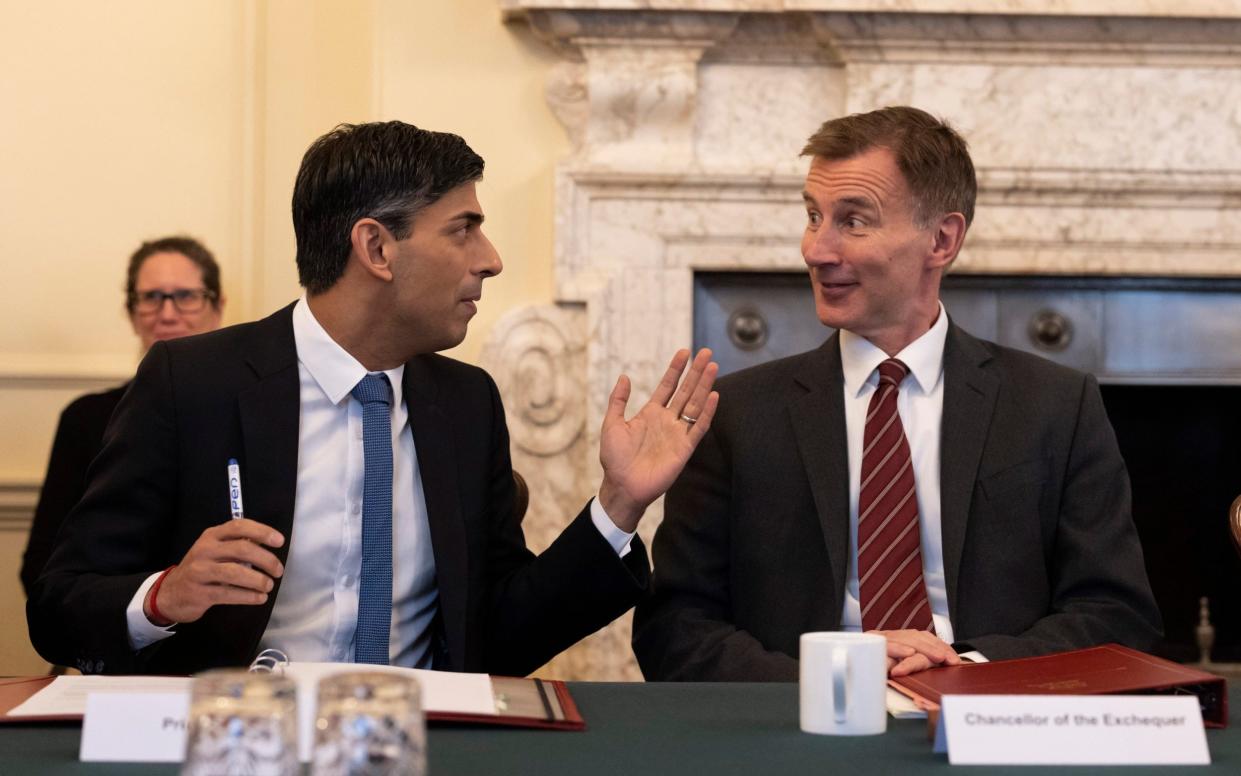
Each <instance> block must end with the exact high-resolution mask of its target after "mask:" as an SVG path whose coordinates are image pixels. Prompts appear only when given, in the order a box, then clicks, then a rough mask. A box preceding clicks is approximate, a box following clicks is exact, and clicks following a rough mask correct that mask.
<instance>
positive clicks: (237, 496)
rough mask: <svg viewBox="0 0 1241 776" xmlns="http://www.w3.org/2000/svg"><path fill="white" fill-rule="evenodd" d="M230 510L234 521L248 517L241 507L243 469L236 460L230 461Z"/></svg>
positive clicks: (230, 459) (231, 459)
mask: <svg viewBox="0 0 1241 776" xmlns="http://www.w3.org/2000/svg"><path fill="white" fill-rule="evenodd" d="M228 508H229V511H231V512H232V514H233V519H234V520H240V519H241V518H243V517H245V516H246V515H245V510H244V508H243V507H242V505H241V467H240V466H238V465H237V459H236V458H229V459H228Z"/></svg>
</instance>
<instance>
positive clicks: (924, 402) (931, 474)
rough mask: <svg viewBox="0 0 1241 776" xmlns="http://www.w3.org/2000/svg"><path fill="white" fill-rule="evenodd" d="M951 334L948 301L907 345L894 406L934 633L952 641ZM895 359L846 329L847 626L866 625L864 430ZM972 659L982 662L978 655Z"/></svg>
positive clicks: (843, 358)
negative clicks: (946, 532) (861, 502)
mask: <svg viewBox="0 0 1241 776" xmlns="http://www.w3.org/2000/svg"><path fill="white" fill-rule="evenodd" d="M947 338H948V315H947V313H945V312H944V306H943V304H940V306H939V317H938V318H936V319H935V324H934V325H933V326H931V328H930V330H929V331H927V332H926V333H925V334H923V335H922V336H921V337H919V338H918V339H916V340H914V341H913V342H911V343H909V345H907V346H906V347H905V349H904V350H902V351H901V352H900V353H898V354H896V358H897V359H899V360H900V361H902V362H903V363H904V364H905V366H907V367H909V374H908V375H907V376H906V377H905V380H904V381H903V382H902V383H901V385H900V390H899V391H898V393H897V398H896V411H897V413H898V414H899V415H900V417H901V425H902V426H904V427H905V437H906V438H907V439H908V440H909V453H910V456H911V457H912V459H913V469H914V484H915V492H916V496H917V499H918V523H919V529H920V533H921V537H922V579H923V581H924V582H925V583H926V593H927V597H928V598H929V599H930V604H931V618H932V621H933V622H934V623H935V635H937V636H939V638H941V639H943V640H944V641H946V642H948V643H949V644H951V643H952V641H953V638H952V621H951V620H950V619H949V617H948V588H947V585H946V584H945V582H944V542H943V534H942V532H941V530H940V498H939V447H940V433H939V432H940V421H941V419H942V418H943V415H944V343H945V342H946V341H947ZM888 358H889V356H888V354H887V353H884V352H883V351H882V350H880V349H879V348H878V347H876V346H875V345H873V344H872V343H871V342H870V341H869V340H867V339H866V338H864V337H861V336H859V335H857V334H854V333H852V332H850V331H845V330H843V329H842V330H841V331H840V365H841V368H842V370H843V372H844V378H845V384H844V392H845V433H846V434H847V437H848V445H849V577H848V580H847V582H846V585H845V606H844V612H843V614H842V616H841V627H842V628H843V629H844V630H847V631H860V630H861V629H862V609H861V606H860V605H859V604H858V571H857V514H858V512H857V504H858V492H859V490H860V488H861V479H862V433H863V430H864V428H865V426H866V412H867V409H868V408H869V406H870V399H871V396H872V395H873V394H874V393H875V389H876V388H877V387H878V385H879V373H878V371H877V370H878V368H879V365H880V364H881V363H883V362H884V361H886V360H887V359H888ZM967 654H968V656H969V657H971V658H973V659H976V660H980V661H981V660H983V658H982V656H981V655H978V653H973V652H971V653H967Z"/></svg>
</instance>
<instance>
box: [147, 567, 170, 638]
mask: <svg viewBox="0 0 1241 776" xmlns="http://www.w3.org/2000/svg"><path fill="white" fill-rule="evenodd" d="M176 567H177V564H175V563H174V564H172V565H171V566H169V567H168V568H166V569H164V573H163V574H160V575H159V577H157V578H156V580H155V584H154V585H151V597H150V599H149V600H148V603H149V604H150V605H151V614H152V615H154V619H152V620H151V622H152V623H154V624H155V625H158V626H159V627H161V628H167V627H168V626H170V625H176V624H177V623H176V622H175V621H173V620H170V619H169V618H167V617H165V616H164V615H163V613H162V612H160V610H159V606H157V605H156V603H155V598H156V596H158V595H159V586H160V585H162V584H164V577H166V576H168V572H169V571H172V570H173V569H175V568H176Z"/></svg>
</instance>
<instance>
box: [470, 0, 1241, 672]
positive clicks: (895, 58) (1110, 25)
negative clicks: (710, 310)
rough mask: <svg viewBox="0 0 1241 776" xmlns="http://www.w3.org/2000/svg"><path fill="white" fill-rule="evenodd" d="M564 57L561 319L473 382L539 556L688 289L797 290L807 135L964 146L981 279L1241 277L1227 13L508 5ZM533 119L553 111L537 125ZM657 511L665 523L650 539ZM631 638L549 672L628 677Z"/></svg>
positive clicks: (554, 85) (663, 342)
mask: <svg viewBox="0 0 1241 776" xmlns="http://www.w3.org/2000/svg"><path fill="white" fill-rule="evenodd" d="M500 7H501V9H502V12H503V18H504V19H505V21H506V22H507V23H509V24H513V25H519V24H528V25H529V26H530V27H531V28H532V29H533V30H534V31H535V32H536V33H537V34H538V36H539V37H540V38H542V39H543V40H544V41H546V44H547V45H548V46H549V47H551V49H552V50H554V51H555V52H557V53H558V55H559V56H560V57H561V61H560V63H559V64H558V65H556V66H555V68H554V69H553V71H552V74H551V77H550V78H549V81H548V83H547V90H546V99H547V102H548V104H549V105H550V107H551V109H552V110H553V112H554V113H555V115H556V116H557V117H558V118H559V119H560V121H561V122H562V123H563V125H564V127H565V129H566V131H567V132H568V135H569V137H570V140H571V142H572V148H573V151H572V153H571V155H570V156H569V157H568V158H566V159H564V160H563V161H562V162H561V163H560V165H559V166H558V169H557V174H556V193H555V196H556V224H555V228H556V237H555V256H554V263H553V273H554V282H555V292H554V293H555V298H554V302H553V303H552V304H549V305H545V306H538V307H530V308H525V309H519V310H515V311H513V312H511V313H510V314H508V315H507V316H505V317H504V318H503V319H501V321H500V322H499V323H498V324H497V325H496V327H495V328H494V330H493V332H492V334H491V337H490V339H489V341H488V343H487V345H486V347H485V349H484V353H483V363H484V365H485V366H486V367H487V368H488V369H489V370H490V371H491V373H492V374H493V375H494V376H495V378H496V380H497V382H498V383H499V385H500V389H501V392H502V393H503V396H504V400H505V405H506V407H507V409H508V413H509V426H510V431H511V433H512V442H513V456H514V466H515V468H517V469H518V470H520V471H522V472H523V473H524V474H525V475H526V478H527V480H529V481H530V483H531V489H532V493H531V506H530V511H529V513H528V516H527V518H526V522H525V529H526V534H527V538H528V541H529V542H530V544H531V546H532V547H533V548H535V549H536V550H541V549H542V548H543V547H545V546H546V545H547V544H548V543H549V542H550V541H551V540H552V539H553V538H554V537H555V536H556V535H557V534H558V533H559V531H560V529H561V527H562V526H563V525H564V523H565V521H566V520H568V519H569V518H571V516H572V515H574V514H576V512H577V510H578V509H580V508H581V505H582V503H583V501H584V500H585V498H586V497H587V496H588V495H589V494H591V493H592V492H593V491H594V489H595V488H596V487H597V485H598V481H599V465H598V462H597V452H596V451H597V444H598V429H599V424H600V421H601V419H602V416H603V410H604V405H605V401H606V398H607V396H608V393H609V391H610V389H611V387H612V384H613V382H614V381H615V379H616V376H617V375H618V374H620V373H622V372H624V373H626V374H628V375H629V376H630V377H631V378H632V380H633V382H634V395H635V396H641V397H644V396H646V395H648V393H649V391H650V390H651V388H652V387H653V385H654V382H655V381H656V380H657V379H658V376H659V374H660V372H661V369H662V367H663V365H664V364H665V362H666V359H667V357H668V355H669V354H671V353H672V352H673V351H674V350H675V349H676V348H678V347H684V346H686V345H688V344H689V343H690V341H691V333H692V309H691V300H692V288H693V277H694V272H695V271H708V270H709V271H721V270H728V271H757V270H761V271H772V270H775V271H799V270H800V269H802V267H803V265H802V263H801V258H800V254H799V250H798V242H799V238H800V233H801V229H802V221H803V219H804V212H803V211H802V208H801V204H800V190H801V184H802V178H803V176H804V173H805V167H806V161H805V160H803V159H800V158H798V152H799V151H800V149H801V147H802V145H803V143H804V141H805V138H806V137H807V136H808V135H809V134H810V133H811V132H812V131H813V130H814V129H815V128H816V127H817V126H818V125H819V124H820V123H821V122H822V121H824V120H826V119H828V118H832V117H835V116H840V115H844V114H847V113H853V112H857V111H865V110H870V109H873V108H877V107H882V106H884V105H891V104H911V105H915V106H918V107H921V108H924V109H926V110H928V111H930V112H932V113H935V114H937V115H940V116H943V117H944V118H946V119H948V120H949V121H950V122H951V123H952V124H953V125H954V126H956V127H957V128H958V129H959V130H960V131H961V132H962V134H963V135H964V136H965V137H966V139H967V140H968V141H969V142H970V145H971V152H972V154H973V157H974V161H975V165H976V166H977V168H978V175H979V198H978V208H977V214H976V218H975V222H974V225H973V227H972V229H971V231H970V234H969V237H968V238H967V240H966V246H965V250H964V251H963V253H962V255H961V256H960V258H959V259H958V262H957V268H958V269H959V270H962V271H968V272H972V273H1005V274H1024V273H1036V274H1043V273H1048V274H1085V275H1151V274H1154V275H1188V276H1217V275H1241V3H1238V2H1236V1H1235V0H1145V1H1144V2H1143V1H1142V0H1047V1H1045V2H1037V1H1036V0H993V1H987V0H853V1H849V0H835V1H832V0H696V1H695V0H500ZM531 109H532V110H536V109H541V108H540V106H531ZM661 516H662V505H661V504H656V505H655V506H653V507H652V509H651V510H650V511H649V512H648V514H647V516H646V518H645V519H644V521H643V524H642V528H641V533H642V535H643V536H644V537H645V538H646V539H647V541H648V545H649V540H650V538H651V536H652V535H653V533H654V530H655V528H656V526H657V525H658V523H659V520H660V518H661ZM628 639H629V619H628V617H626V618H624V619H622V620H621V621H618V622H616V623H614V624H613V625H612V626H610V627H609V628H607V629H605V630H604V631H602V632H600V633H599V634H596V635H595V636H593V637H591V638H590V639H587V640H586V641H584V642H583V643H581V644H579V645H578V646H577V647H574V648H573V649H571V650H569V651H568V652H566V653H564V654H563V655H561V656H560V657H558V658H557V659H556V660H555V661H553V662H552V663H551V664H549V666H547V667H546V668H545V669H544V673H545V674H549V675H555V676H559V677H563V678H570V679H608V680H618V679H639V678H640V677H641V675H640V673H639V672H638V670H637V667H636V665H635V664H634V662H633V658H632V653H631V651H630V649H629V646H628Z"/></svg>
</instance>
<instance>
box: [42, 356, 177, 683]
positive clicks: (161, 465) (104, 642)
mask: <svg viewBox="0 0 1241 776" xmlns="http://www.w3.org/2000/svg"><path fill="white" fill-rule="evenodd" d="M175 434H176V425H175V422H174V408H173V396H172V387H171V380H170V366H169V360H168V353H167V350H166V349H165V347H164V346H163V344H162V343H157V344H156V345H155V346H154V347H153V348H152V349H151V351H150V352H149V353H148V354H147V356H146V358H145V359H143V362H142V364H141V366H140V367H139V369H138V374H137V376H136V377H135V379H134V383H133V386H132V388H131V389H130V390H129V391H128V392H127V393H126V395H125V397H124V398H123V399H122V400H121V403H120V404H119V405H118V407H117V410H116V412H115V414H114V416H113V422H112V423H111V424H110V425H109V426H108V430H107V431H106V432H105V434H104V443H103V449H102V450H101V451H100V453H99V455H98V457H97V458H96V459H95V461H94V463H93V464H92V465H91V466H90V469H89V471H88V475H87V485H86V490H85V493H84V494H83V496H82V499H81V501H79V502H78V504H77V506H76V507H75V508H74V509H73V510H72V511H70V513H69V515H68V517H66V518H65V522H64V526H63V528H62V530H61V533H60V537H61V540H60V541H59V543H58V544H57V546H56V548H55V549H54V551H53V552H52V555H51V557H50V558H49V559H48V562H47V565H46V566H45V568H44V569H43V572H42V574H41V575H40V576H39V578H38V580H37V581H36V582H35V584H34V586H33V588H32V590H31V593H30V598H29V600H28V602H27V605H26V617H27V622H28V624H29V627H30V638H31V641H32V642H33V644H34V647H35V649H36V650H38V652H39V654H40V655H42V656H43V657H44V658H45V659H47V660H49V661H51V662H52V663H55V664H58V665H66V666H72V667H76V668H78V669H79V670H81V671H83V673H105V672H106V673H131V672H137V671H140V670H141V665H142V662H143V654H136V653H134V652H133V651H132V650H131V649H130V647H129V640H128V631H127V626H126V620H125V608H126V606H127V605H128V603H129V601H130V599H131V598H132V597H133V595H134V593H135V592H136V591H137V589H138V587H139V586H140V585H141V584H142V582H143V580H145V579H146V578H147V577H148V576H149V575H151V574H152V573H154V572H156V571H159V570H161V569H162V568H163V566H162V565H161V563H162V560H163V555H164V551H165V548H166V544H167V535H168V533H167V526H168V522H169V520H170V519H171V515H172V513H173V505H174V498H175V496H174V489H175V487H176V476H177V475H176V470H175V467H174V461H175ZM154 649H158V645H154V646H153V647H151V648H148V651H149V650H154Z"/></svg>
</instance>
